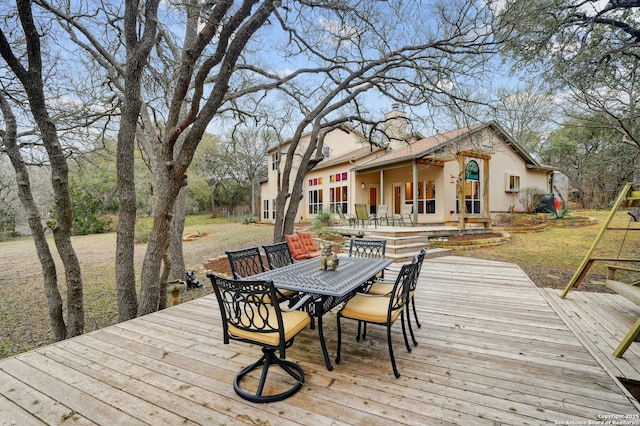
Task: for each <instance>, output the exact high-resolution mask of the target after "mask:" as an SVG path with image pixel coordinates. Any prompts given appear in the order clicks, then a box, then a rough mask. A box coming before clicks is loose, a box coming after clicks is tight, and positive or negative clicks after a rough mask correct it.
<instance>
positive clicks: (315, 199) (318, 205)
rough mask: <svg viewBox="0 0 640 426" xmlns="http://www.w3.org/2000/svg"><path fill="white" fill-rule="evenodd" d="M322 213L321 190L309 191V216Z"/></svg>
mask: <svg viewBox="0 0 640 426" xmlns="http://www.w3.org/2000/svg"><path fill="white" fill-rule="evenodd" d="M320 211H322V189H314V190H313V191H309V214H318V212H320Z"/></svg>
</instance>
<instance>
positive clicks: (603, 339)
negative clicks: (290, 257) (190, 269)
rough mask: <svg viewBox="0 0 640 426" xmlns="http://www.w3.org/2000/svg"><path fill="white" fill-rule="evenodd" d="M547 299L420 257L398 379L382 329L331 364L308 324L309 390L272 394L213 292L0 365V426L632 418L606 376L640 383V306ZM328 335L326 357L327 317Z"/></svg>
mask: <svg viewBox="0 0 640 426" xmlns="http://www.w3.org/2000/svg"><path fill="white" fill-rule="evenodd" d="M390 275H392V274H391V273H390ZM557 293H558V292H557V290H550V289H539V288H537V287H536V286H535V285H534V284H533V283H532V282H531V280H530V279H529V278H528V277H527V276H526V274H524V273H523V272H522V270H521V269H520V268H519V267H518V266H517V265H513V264H509V263H505V262H491V261H486V260H479V259H470V258H463V257H458V256H447V257H440V258H436V259H428V260H426V261H425V264H424V266H423V270H422V274H421V277H420V281H419V285H418V290H417V294H416V302H417V305H418V316H419V319H420V321H421V323H422V327H421V328H417V327H416V325H415V322H414V323H413V326H414V332H415V333H416V338H417V340H418V341H419V344H418V346H416V347H414V348H413V350H412V352H411V353H408V352H407V351H406V349H405V348H404V343H403V341H402V336H401V331H400V327H399V324H396V328H395V333H394V350H395V355H396V360H397V363H398V368H399V370H400V372H401V374H402V376H401V378H400V379H395V378H394V376H393V374H392V372H391V366H390V363H389V356H388V350H387V347H386V335H385V331H384V328H381V327H376V326H370V327H369V328H368V330H367V331H368V334H367V338H366V339H365V340H361V341H360V342H357V341H356V340H355V334H356V327H357V324H356V323H355V322H353V321H343V333H344V335H343V353H342V361H341V363H340V364H338V365H334V369H333V371H327V370H326V368H324V361H323V358H322V353H321V351H320V345H319V342H318V338H317V331H316V330H311V329H306V330H304V331H303V332H302V333H301V334H300V335H299V336H298V338H297V339H296V342H295V344H294V346H293V347H292V348H291V349H290V350H289V351H288V352H287V358H289V359H291V360H295V361H296V362H298V363H299V364H300V365H301V366H302V367H303V369H304V370H305V374H306V380H305V385H304V386H303V389H302V390H301V391H300V392H298V393H297V394H296V395H294V396H293V397H291V398H289V399H287V400H285V401H282V402H277V403H270V404H252V403H249V402H247V401H244V400H242V399H241V398H239V397H238V396H237V395H236V394H235V392H234V391H233V386H232V380H233V377H234V375H235V374H236V372H237V371H238V370H240V369H241V368H242V367H243V366H245V365H246V364H248V363H250V362H253V361H254V360H255V359H257V358H258V357H259V356H260V349H259V348H257V347H254V346H251V345H248V344H243V343H239V342H231V343H230V344H229V345H224V344H223V343H222V340H221V332H220V327H221V324H220V316H219V312H218V308H217V303H216V301H215V296H213V295H209V296H205V297H203V298H200V299H196V300H193V301H191V302H188V303H184V304H182V305H179V306H176V307H173V308H170V309H167V310H164V311H162V312H158V313H155V314H151V315H148V316H145V317H142V318H137V319H135V320H132V321H128V322H125V323H120V324H116V325H114V326H111V327H106V328H103V329H101V330H97V331H95V332H92V333H88V334H86V335H83V336H78V337H76V338H73V339H69V340H67V341H63V342H59V343H55V344H52V345H49V346H44V347H42V348H39V349H36V350H34V351H30V352H26V353H24V354H21V355H18V356H15V357H12V358H8V359H5V360H0V425H5V424H20V425H21V424H27V425H28V424H34V425H42V424H66V423H67V422H69V423H71V422H72V421H73V424H104V425H112V424H127V425H129V424H153V425H160V424H166V425H174V424H179V425H190V424H203V425H213V424H263V425H275V424H278V425H280V424H301V425H307V424H314V425H360V424H368V425H388V424H409V425H432V424H442V425H450V424H459V425H468V424H473V425H485V424H486V425H495V424H502V425H524V424H531V425H547V424H553V423H554V422H568V421H580V420H582V421H589V420H591V421H594V422H597V421H599V420H600V418H601V416H602V415H608V414H628V415H640V411H638V408H637V407H638V405H637V402H636V401H635V400H634V399H633V398H632V397H631V396H630V394H629V393H628V392H626V390H625V389H624V388H623V387H622V386H621V385H620V384H619V382H617V381H616V380H615V379H614V378H615V377H626V378H633V379H636V380H640V373H638V372H639V371H640V344H636V343H634V344H632V345H631V347H630V348H629V350H628V351H627V352H626V353H625V357H624V358H623V359H621V360H619V359H615V358H613V356H612V355H611V352H612V351H613V349H614V348H615V346H616V345H617V343H618V341H619V339H621V338H622V336H623V335H624V333H626V329H628V327H629V326H630V324H631V323H632V322H633V321H635V318H636V317H637V316H638V315H640V308H639V307H637V306H635V305H634V304H629V303H630V302H628V301H626V299H624V298H621V297H620V296H617V295H610V294H597V293H584V292H577V291H574V292H571V293H570V295H569V297H568V298H567V299H565V300H561V299H559V297H558V294H557ZM411 315H412V313H411ZM325 335H326V338H327V344H328V347H329V351H330V353H331V356H332V357H334V356H335V347H336V324H335V315H332V314H329V315H328V316H326V317H325ZM611 358H613V359H611ZM66 417H68V419H67V420H64V419H65V418H66ZM631 424H633V423H631ZM636 424H640V421H639V422H637V423H636Z"/></svg>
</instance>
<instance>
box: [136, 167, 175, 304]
mask: <svg viewBox="0 0 640 426" xmlns="http://www.w3.org/2000/svg"><path fill="white" fill-rule="evenodd" d="M161 176H162V178H161V181H160V182H161V185H160V186H159V192H158V201H157V203H156V207H155V209H154V213H153V229H152V231H151V237H150V239H149V245H148V246H147V251H146V253H145V257H144V262H143V264H142V275H141V280H142V285H141V288H140V296H139V298H138V316H140V315H146V314H150V313H152V312H155V311H157V310H158V307H159V302H160V288H161V284H160V279H161V278H160V271H161V266H162V259H163V257H164V255H165V252H166V250H167V247H168V241H169V234H170V229H171V212H172V211H173V206H174V203H175V200H176V197H177V196H178V192H179V191H180V189H181V188H182V186H183V185H182V183H183V181H178V180H177V179H175V178H173V177H172V176H171V173H170V172H169V171H168V170H166V169H165V168H163V169H162V172H161Z"/></svg>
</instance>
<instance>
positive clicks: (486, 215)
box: [482, 157, 491, 228]
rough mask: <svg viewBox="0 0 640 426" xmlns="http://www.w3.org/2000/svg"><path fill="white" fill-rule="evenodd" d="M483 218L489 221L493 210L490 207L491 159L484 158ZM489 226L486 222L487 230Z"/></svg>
mask: <svg viewBox="0 0 640 426" xmlns="http://www.w3.org/2000/svg"><path fill="white" fill-rule="evenodd" d="M482 186H483V187H484V189H483V191H482V217H483V218H486V219H488V218H489V217H490V212H491V209H490V207H491V206H489V159H488V158H486V157H485V158H484V176H483V177H482ZM488 225H489V224H488V223H487V222H485V226H484V227H485V228H488V227H489V226H488Z"/></svg>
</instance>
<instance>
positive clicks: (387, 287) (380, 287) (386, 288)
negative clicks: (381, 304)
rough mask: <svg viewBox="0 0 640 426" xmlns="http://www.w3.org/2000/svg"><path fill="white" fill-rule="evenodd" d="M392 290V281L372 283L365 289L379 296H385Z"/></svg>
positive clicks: (368, 292)
mask: <svg viewBox="0 0 640 426" xmlns="http://www.w3.org/2000/svg"><path fill="white" fill-rule="evenodd" d="M391 290H393V284H392V283H373V284H371V287H369V290H367V294H375V295H379V296H386V295H387V294H389V293H390V292H391Z"/></svg>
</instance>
